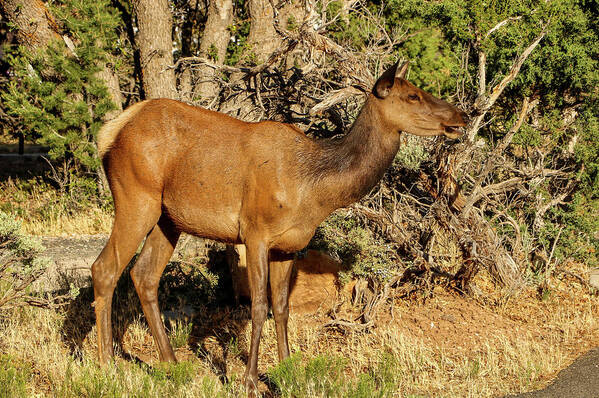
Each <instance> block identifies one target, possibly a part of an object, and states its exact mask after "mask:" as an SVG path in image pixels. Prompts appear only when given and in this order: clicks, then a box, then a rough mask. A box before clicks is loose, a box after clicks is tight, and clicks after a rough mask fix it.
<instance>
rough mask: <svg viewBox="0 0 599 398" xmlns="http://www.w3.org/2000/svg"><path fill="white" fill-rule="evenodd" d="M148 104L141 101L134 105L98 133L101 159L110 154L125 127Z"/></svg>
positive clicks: (106, 124)
mask: <svg viewBox="0 0 599 398" xmlns="http://www.w3.org/2000/svg"><path fill="white" fill-rule="evenodd" d="M146 102H147V101H141V102H138V103H136V104H133V105H131V106H130V107H129V108H127V109H125V111H124V112H123V113H121V114H120V115H118V116H117V117H116V118H114V119H112V120H110V121H108V122H106V123H104V125H103V126H102V128H100V131H98V155H99V156H100V159H103V158H104V156H105V155H106V153H108V151H109V150H110V147H111V146H112V144H113V143H114V140H116V137H117V136H118V135H119V132H120V131H121V129H122V128H123V126H124V125H125V124H126V123H127V122H128V121H129V120H131V119H132V118H133V117H134V116H135V115H137V113H138V112H139V111H141V110H142V108H143V107H144V105H145V104H146Z"/></svg>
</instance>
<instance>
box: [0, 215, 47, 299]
mask: <svg viewBox="0 0 599 398" xmlns="http://www.w3.org/2000/svg"><path fill="white" fill-rule="evenodd" d="M20 228H21V224H20V223H19V222H17V221H16V220H15V219H14V218H13V217H11V216H10V215H9V214H7V213H5V212H3V211H0V308H1V307H2V306H4V305H7V304H9V303H10V304H11V305H15V304H19V303H18V301H19V300H20V299H21V298H22V297H23V296H24V295H25V294H26V292H27V289H28V287H29V285H30V284H31V283H32V282H33V281H35V280H36V279H37V278H39V276H40V275H41V274H43V273H44V271H45V270H46V268H47V267H48V265H49V260H48V259H46V258H43V257H40V256H39V255H40V253H41V252H42V251H43V250H44V248H43V246H42V244H41V241H40V240H39V239H38V238H33V237H30V236H25V235H23V234H22V233H21V232H20Z"/></svg>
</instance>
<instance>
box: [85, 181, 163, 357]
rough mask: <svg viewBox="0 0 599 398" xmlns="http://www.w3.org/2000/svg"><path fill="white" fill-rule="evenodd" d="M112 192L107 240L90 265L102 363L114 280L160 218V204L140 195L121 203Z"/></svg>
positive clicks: (109, 350) (108, 351) (109, 352)
mask: <svg viewBox="0 0 599 398" xmlns="http://www.w3.org/2000/svg"><path fill="white" fill-rule="evenodd" d="M113 193H114V194H115V195H114V196H115V206H116V215H115V219H114V225H113V228H112V233H111V235H110V238H109V239H108V243H107V244H106V246H105V247H104V249H103V250H102V252H101V253H100V255H99V256H98V258H97V259H96V261H94V263H93V265H92V281H93V287H94V310H95V313H96V330H97V334H98V359H99V361H100V363H102V364H103V363H106V362H107V361H108V360H109V359H111V358H112V356H113V355H114V352H113V347H112V320H111V310H112V295H113V293H114V288H115V286H116V283H117V281H118V279H119V277H120V276H121V273H122V272H123V269H124V268H125V267H126V266H127V264H128V263H129V260H131V258H132V257H133V255H134V254H135V250H137V247H138V246H139V244H140V243H141V241H142V240H143V238H144V236H146V234H147V233H148V232H149V231H150V229H151V228H152V226H154V225H155V224H156V222H157V221H158V218H159V217H160V203H159V202H156V201H154V200H152V199H151V198H148V197H147V196H144V197H143V198H141V197H140V198H138V199H139V200H138V201H131V200H130V201H129V202H127V203H122V202H119V201H118V198H119V195H118V194H117V192H114V191H113Z"/></svg>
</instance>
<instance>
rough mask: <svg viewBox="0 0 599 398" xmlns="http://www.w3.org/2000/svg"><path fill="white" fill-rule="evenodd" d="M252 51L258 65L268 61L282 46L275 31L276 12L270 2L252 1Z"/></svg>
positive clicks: (250, 5) (250, 37)
mask: <svg viewBox="0 0 599 398" xmlns="http://www.w3.org/2000/svg"><path fill="white" fill-rule="evenodd" d="M249 8H250V18H251V22H250V35H249V37H248V42H249V43H250V45H251V48H250V50H251V51H252V53H253V55H254V56H255V57H256V62H257V63H258V64H260V63H262V62H264V61H266V60H267V59H268V56H269V55H270V54H272V53H273V52H274V51H275V50H276V49H277V48H279V46H280V45H281V38H280V37H279V34H278V33H277V31H276V30H275V25H274V10H273V8H272V5H271V2H270V0H250V2H249Z"/></svg>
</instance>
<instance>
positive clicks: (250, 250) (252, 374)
mask: <svg viewBox="0 0 599 398" xmlns="http://www.w3.org/2000/svg"><path fill="white" fill-rule="evenodd" d="M245 245H246V255H247V269H248V280H249V283H250V292H251V295H252V339H251V342H250V356H249V359H248V363H247V367H246V371H245V385H246V388H247V389H248V392H250V394H252V395H253V394H255V392H256V391H257V387H258V351H259V347H260V336H261V334H262V326H263V325H264V321H265V320H266V315H267V312H268V299H267V296H266V287H267V283H268V248H267V247H266V244H265V242H264V241H251V240H250V241H246V242H245Z"/></svg>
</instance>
